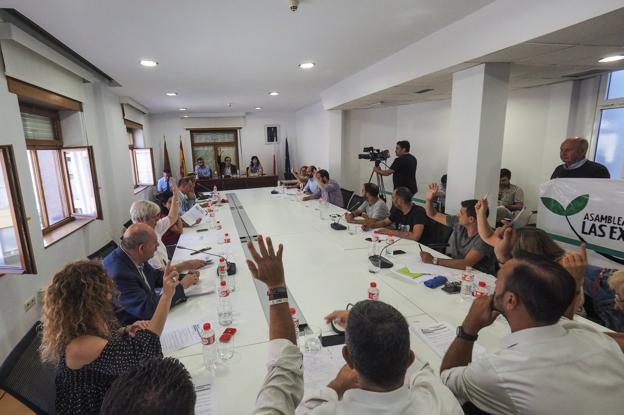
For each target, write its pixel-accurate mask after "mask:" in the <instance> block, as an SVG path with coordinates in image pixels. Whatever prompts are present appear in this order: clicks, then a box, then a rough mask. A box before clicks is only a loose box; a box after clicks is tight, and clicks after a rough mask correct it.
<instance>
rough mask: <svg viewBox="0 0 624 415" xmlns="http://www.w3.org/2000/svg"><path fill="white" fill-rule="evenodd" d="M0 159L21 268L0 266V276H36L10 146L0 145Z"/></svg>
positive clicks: (15, 167) (20, 192) (15, 165)
mask: <svg viewBox="0 0 624 415" xmlns="http://www.w3.org/2000/svg"><path fill="white" fill-rule="evenodd" d="M0 158H2V165H1V166H0V168H3V169H4V173H5V178H6V182H7V186H8V189H7V190H8V194H7V196H8V202H9V209H10V210H11V219H12V220H13V226H14V229H15V236H16V239H17V246H18V249H19V256H20V263H21V267H19V268H18V267H9V266H0V276H1V275H3V274H36V273H37V267H36V264H35V257H34V252H33V250H32V243H31V240H30V233H29V232H28V220H29V219H30V218H28V217H27V216H26V211H25V209H24V200H23V199H22V190H21V187H20V183H19V177H18V175H17V164H16V163H15V154H14V152H13V146H12V145H0Z"/></svg>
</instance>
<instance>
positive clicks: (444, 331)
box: [410, 321, 485, 358]
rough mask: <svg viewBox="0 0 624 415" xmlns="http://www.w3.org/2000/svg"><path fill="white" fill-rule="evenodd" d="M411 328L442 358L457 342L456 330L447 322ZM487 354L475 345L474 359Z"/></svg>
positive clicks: (412, 325)
mask: <svg viewBox="0 0 624 415" xmlns="http://www.w3.org/2000/svg"><path fill="white" fill-rule="evenodd" d="M410 328H411V329H412V331H413V332H414V334H416V336H418V337H419V338H420V339H421V340H422V341H423V342H425V344H426V345H427V346H429V347H430V348H431V349H432V350H433V351H434V352H435V353H436V354H437V355H438V356H439V357H440V358H443V357H444V355H445V354H446V351H447V350H448V348H449V347H450V346H451V343H452V342H453V340H455V337H456V334H455V329H454V328H453V327H452V326H451V325H450V324H449V323H447V322H445V321H441V322H439V323H434V324H431V325H429V326H426V327H419V326H416V325H415V324H411V325H410ZM482 353H485V349H484V348H483V346H481V345H480V344H478V343H475V345H474V348H473V349H472V357H473V358H474V357H475V356H478V355H480V354H482Z"/></svg>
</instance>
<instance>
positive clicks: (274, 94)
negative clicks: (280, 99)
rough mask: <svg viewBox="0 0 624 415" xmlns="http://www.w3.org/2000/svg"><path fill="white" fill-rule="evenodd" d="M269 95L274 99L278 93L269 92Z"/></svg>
mask: <svg viewBox="0 0 624 415" xmlns="http://www.w3.org/2000/svg"><path fill="white" fill-rule="evenodd" d="M269 95H271V96H272V97H276V96H278V95H279V92H277V91H273V92H269Z"/></svg>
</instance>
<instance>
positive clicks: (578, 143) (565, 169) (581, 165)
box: [550, 138, 611, 179]
mask: <svg viewBox="0 0 624 415" xmlns="http://www.w3.org/2000/svg"><path fill="white" fill-rule="evenodd" d="M588 148H589V143H588V142H587V140H585V139H584V138H566V139H565V140H563V143H561V148H560V149H559V157H561V161H563V164H561V165H559V166H557V168H556V169H555V171H553V174H552V176H551V177H550V178H551V179H564V178H577V179H580V178H586V179H609V178H611V175H610V174H609V170H607V168H606V167H605V166H603V165H602V164H600V163H596V162H593V161H591V160H587V159H586V158H585V156H586V155H587V149H588Z"/></svg>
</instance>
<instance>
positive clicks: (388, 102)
mask: <svg viewBox="0 0 624 415" xmlns="http://www.w3.org/2000/svg"><path fill="white" fill-rule="evenodd" d="M623 22H624V8H621V9H618V10H615V11H613V12H611V13H607V14H604V15H602V16H598V17H596V18H593V19H589V20H586V21H584V22H582V23H579V24H576V25H573V26H570V27H567V28H565V29H562V30H558V31H556V32H553V33H550V34H548V35H545V36H541V37H539V38H536V39H532V40H530V41H528V42H525V43H521V44H518V45H515V46H512V47H509V48H506V49H503V50H500V51H498V52H495V53H492V54H490V55H486V56H482V57H480V58H478V59H475V60H473V61H470V62H465V63H461V64H458V65H455V66H453V67H450V68H447V69H445V70H443V71H439V72H436V73H432V74H429V75H427V76H423V77H420V78H418V79H414V80H411V81H409V82H405V83H403V84H401V85H396V86H393V87H391V88H388V89H385V90H382V91H379V92H376V93H374V94H370V95H368V96H365V97H361V98H358V99H356V100H353V101H351V102H348V103H346V104H344V105H341V106H339V107H337V109H343V110H348V109H357V108H375V107H382V106H396V105H406V104H411V103H414V102H422V101H436V100H442V99H450V97H451V87H452V75H453V72H456V71H458V70H461V69H465V68H468V67H471V66H474V65H478V64H481V63H486V62H509V63H511V73H510V88H511V89H520V88H532V87H536V86H541V85H549V84H554V83H558V82H563V81H570V80H573V79H583V78H586V77H588V76H595V75H596V73H599V72H601V71H602V72H606V71H611V70H616V69H622V68H624V61H619V62H613V63H608V64H605V63H599V62H598V60H599V59H600V58H603V57H605V56H609V55H613V54H616V53H618V54H622V53H624V24H623ZM425 88H431V89H433V90H432V91H429V92H426V93H422V94H417V93H416V91H421V90H423V89H425Z"/></svg>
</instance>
